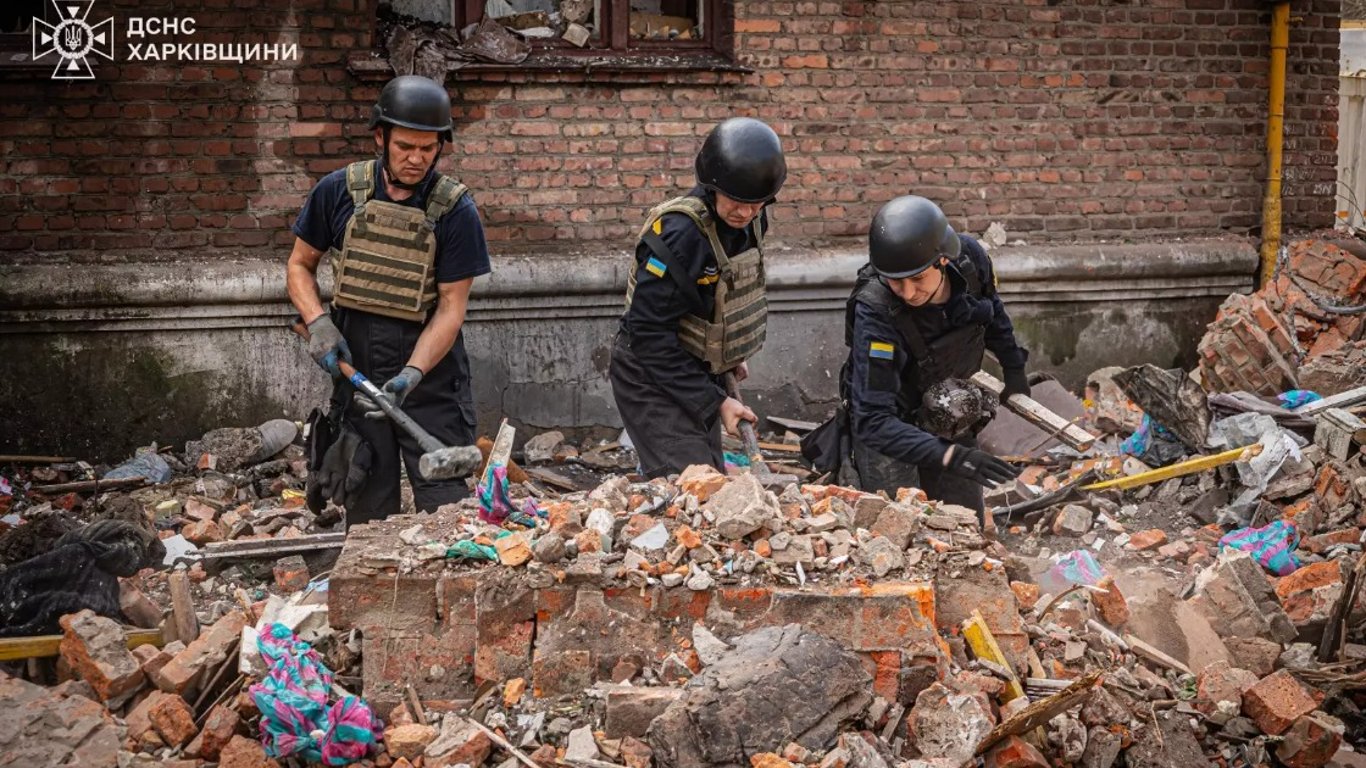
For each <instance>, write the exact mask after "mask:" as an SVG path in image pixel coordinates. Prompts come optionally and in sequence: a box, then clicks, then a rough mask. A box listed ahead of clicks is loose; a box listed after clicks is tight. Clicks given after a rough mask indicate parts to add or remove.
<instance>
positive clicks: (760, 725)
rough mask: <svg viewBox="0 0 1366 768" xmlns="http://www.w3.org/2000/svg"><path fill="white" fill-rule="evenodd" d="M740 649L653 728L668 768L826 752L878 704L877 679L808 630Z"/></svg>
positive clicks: (763, 638) (778, 631) (766, 636)
mask: <svg viewBox="0 0 1366 768" xmlns="http://www.w3.org/2000/svg"><path fill="white" fill-rule="evenodd" d="M734 643H735V647H734V648H733V649H732V650H731V651H729V652H728V653H726V655H725V656H723V657H722V658H721V660H720V661H718V662H717V663H716V664H715V665H713V666H711V667H709V668H707V669H706V670H705V671H703V673H702V674H701V675H700V676H698V677H697V678H695V679H694V680H693V681H692V682H691V683H690V684H689V685H688V687H687V689H686V691H685V693H684V696H683V698H681V699H679V700H678V701H675V702H674V703H673V704H671V705H670V706H669V708H668V709H666V710H665V711H664V713H663V714H662V715H660V716H659V717H658V718H656V719H655V720H654V722H652V723H651V724H650V728H649V732H648V741H649V744H650V747H651V749H653V750H654V755H655V759H656V761H657V763H658V765H659V766H661V768H675V767H677V768H681V767H682V766H709V765H715V766H723V765H732V764H736V763H742V762H747V761H748V757H747V755H748V754H752V753H753V752H758V751H775V750H778V749H781V748H782V747H783V745H785V744H787V743H789V742H794V741H795V742H797V743H798V744H801V745H802V746H803V747H806V748H807V749H812V750H816V749H819V750H824V749H827V748H829V747H830V746H832V744H833V742H834V740H835V738H836V737H837V736H838V735H839V733H840V730H841V727H842V726H843V725H845V724H847V723H851V722H853V721H854V720H855V719H856V718H858V717H859V716H860V715H861V714H862V712H863V710H864V709H865V708H866V707H867V706H868V704H869V703H871V702H872V698H873V697H872V692H871V690H870V689H869V683H871V682H872V679H871V677H870V676H869V674H868V673H867V672H866V671H865V670H864V668H863V665H862V664H861V663H860V661H859V660H858V657H856V656H854V655H853V654H852V653H851V652H849V651H848V650H845V649H844V648H843V647H841V646H840V645H839V643H836V642H834V641H833V640H830V639H829V638H827V637H824V636H822V635H818V634H815V633H814V632H810V631H808V630H806V629H803V628H802V627H801V626H800V625H795V624H791V625H788V626H784V627H767V628H764V629H760V630H757V631H755V632H752V633H749V634H746V635H742V636H740V637H738V638H736V639H735V641H734Z"/></svg>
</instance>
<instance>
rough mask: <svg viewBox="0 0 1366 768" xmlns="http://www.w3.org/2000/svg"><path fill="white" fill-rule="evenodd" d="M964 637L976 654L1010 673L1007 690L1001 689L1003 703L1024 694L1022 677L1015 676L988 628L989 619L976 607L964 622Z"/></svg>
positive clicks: (1012, 668) (1013, 670)
mask: <svg viewBox="0 0 1366 768" xmlns="http://www.w3.org/2000/svg"><path fill="white" fill-rule="evenodd" d="M963 639H964V640H966V641H967V642H968V646H969V647H971V648H972V653H973V655H974V656H976V657H977V658H979V659H984V660H986V661H989V662H991V663H992V664H995V665H996V666H998V667H1000V668H1002V669H1004V670H1005V671H1006V674H1008V675H1010V679H1009V680H1007V681H1006V686H1005V690H1003V691H1001V703H1002V704H1005V703H1006V702H1009V701H1013V700H1014V699H1018V698H1019V697H1021V696H1023V695H1024V688H1023V687H1021V686H1020V678H1018V677H1016V676H1015V669H1014V667H1011V666H1010V662H1009V661H1007V660H1006V657H1005V654H1004V653H1001V646H999V645H997V644H996V638H995V636H993V635H992V634H991V630H990V629H988V628H987V621H986V619H984V618H982V612H981V611H979V610H977V609H975V608H974V609H973V611H972V616H970V617H968V619H967V621H964V622H963Z"/></svg>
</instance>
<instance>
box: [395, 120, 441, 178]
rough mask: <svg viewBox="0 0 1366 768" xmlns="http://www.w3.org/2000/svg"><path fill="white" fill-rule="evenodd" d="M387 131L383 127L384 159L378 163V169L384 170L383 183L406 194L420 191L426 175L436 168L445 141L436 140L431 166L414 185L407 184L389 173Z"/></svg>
mask: <svg viewBox="0 0 1366 768" xmlns="http://www.w3.org/2000/svg"><path fill="white" fill-rule="evenodd" d="M389 130H390V128H389V126H387V125H386V126H384V157H383V158H382V159H383V162H381V163H380V167H381V168H383V169H384V182H385V183H386V184H390V185H393V186H395V187H398V188H399V189H402V190H404V191H407V192H416V191H417V190H418V189H421V187H422V182H423V181H426V179H427V174H429V173H431V172H432V169H433V168H435V167H436V163H437V161H438V160H440V159H441V150H443V149H445V148H446V140H445V139H444V138H442V139H438V140H437V142H438V143H437V145H436V156H435V157H433V158H432V164H431V165H429V166H427V170H425V171H423V172H422V178H420V179H418V180H417V182H416V183H414V184H409V183H407V182H405V181H400V180H399V178H398V177H397V176H395V175H394V174H392V173H390V172H389Z"/></svg>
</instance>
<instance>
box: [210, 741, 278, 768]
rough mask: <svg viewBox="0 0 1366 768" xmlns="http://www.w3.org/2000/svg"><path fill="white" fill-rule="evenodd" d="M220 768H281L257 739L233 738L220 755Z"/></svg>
mask: <svg viewBox="0 0 1366 768" xmlns="http://www.w3.org/2000/svg"><path fill="white" fill-rule="evenodd" d="M218 768H279V763H276V762H275V761H274V760H271V759H269V758H267V757H266V750H265V749H263V748H262V747H261V745H260V744H259V743H257V741H256V739H248V738H246V737H245V736H233V737H232V739H231V740H229V741H228V744H227V746H225V747H223V750H222V752H220V753H219V755H218Z"/></svg>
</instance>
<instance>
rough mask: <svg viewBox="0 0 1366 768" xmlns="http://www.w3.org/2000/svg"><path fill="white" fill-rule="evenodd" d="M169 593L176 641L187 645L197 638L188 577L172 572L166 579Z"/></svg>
mask: <svg viewBox="0 0 1366 768" xmlns="http://www.w3.org/2000/svg"><path fill="white" fill-rule="evenodd" d="M167 585H168V586H169V587H170V591H171V621H172V622H173V623H174V624H175V635H176V639H177V640H179V641H180V642H182V643H184V644H186V645H189V644H190V643H191V642H192V641H194V640H195V638H197V637H199V618H198V617H197V616H195V615H194V601H193V600H192V599H191V598H190V575H189V574H188V573H186V572H185V571H173V572H172V573H171V575H170V577H169V578H168V579H167Z"/></svg>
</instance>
